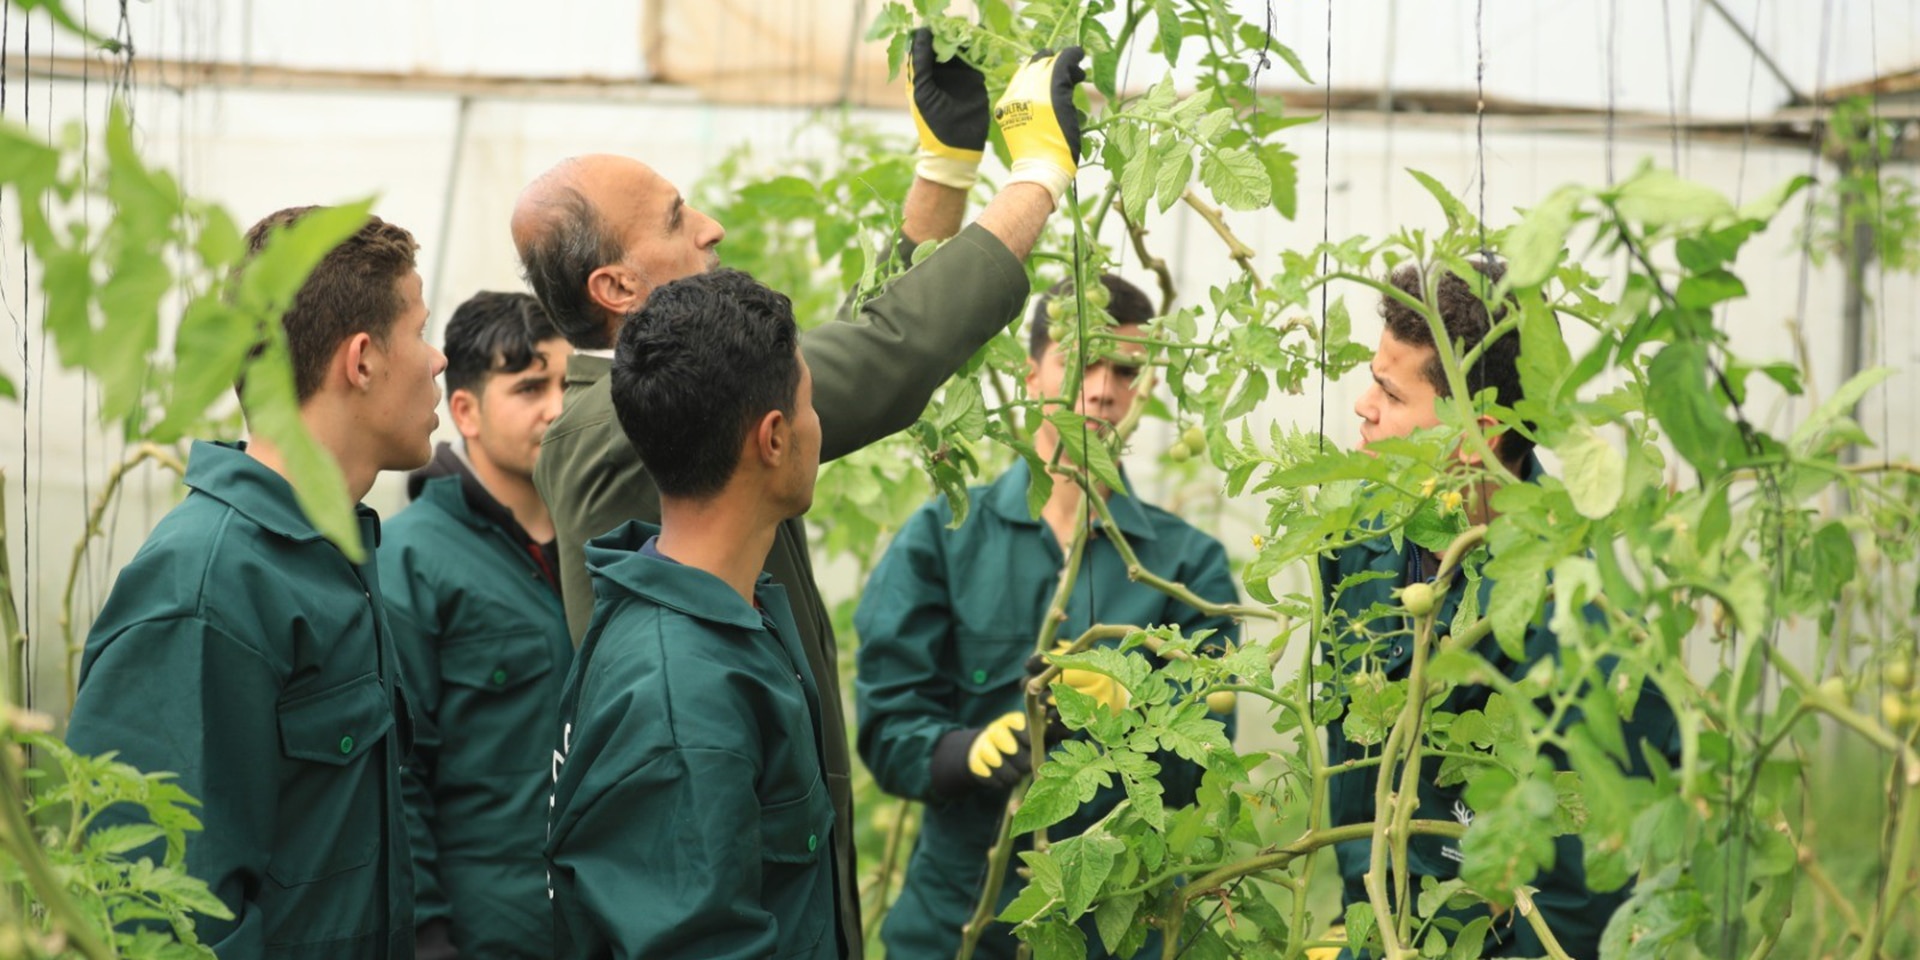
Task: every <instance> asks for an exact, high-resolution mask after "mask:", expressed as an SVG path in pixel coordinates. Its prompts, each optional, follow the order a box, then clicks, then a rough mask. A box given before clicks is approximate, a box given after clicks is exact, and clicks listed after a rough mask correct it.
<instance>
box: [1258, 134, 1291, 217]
mask: <svg viewBox="0 0 1920 960" xmlns="http://www.w3.org/2000/svg"><path fill="white" fill-rule="evenodd" d="M1254 151H1255V153H1256V155H1257V156H1259V158H1260V165H1261V166H1262V167H1265V168H1266V171H1267V182H1268V183H1270V184H1272V188H1273V194H1272V196H1273V209H1274V210H1275V211H1277V212H1278V213H1279V214H1280V215H1281V216H1282V217H1285V218H1287V219H1288V220H1292V219H1293V218H1294V215H1295V214H1297V213H1299V207H1300V201H1299V186H1300V165H1299V160H1300V158H1299V157H1297V156H1295V155H1293V154H1291V153H1288V152H1287V151H1286V150H1284V149H1282V148H1281V147H1280V146H1279V145H1277V144H1272V143H1262V144H1257V145H1256V146H1255V147H1254Z"/></svg>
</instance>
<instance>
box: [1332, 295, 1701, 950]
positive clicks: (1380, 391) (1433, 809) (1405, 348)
mask: <svg viewBox="0 0 1920 960" xmlns="http://www.w3.org/2000/svg"><path fill="white" fill-rule="evenodd" d="M1474 267H1475V269H1476V270H1477V271H1479V272H1480V273H1481V275H1482V276H1481V277H1478V278H1475V279H1474V284H1473V285H1469V282H1468V281H1467V280H1466V279H1463V278H1461V277H1459V276H1456V275H1454V274H1453V273H1451V272H1449V273H1446V274H1444V275H1442V276H1441V277H1440V278H1439V279H1438V282H1437V283H1436V284H1435V290H1434V304H1435V306H1436V308H1437V309H1438V312H1439V314H1440V316H1441V319H1442V320H1443V321H1444V324H1445V327H1446V331H1447V336H1448V337H1449V338H1450V339H1451V340H1452V341H1453V343H1454V349H1455V350H1456V351H1458V352H1459V354H1460V355H1462V356H1464V355H1466V354H1467V352H1468V351H1471V350H1473V349H1474V348H1475V347H1477V346H1479V345H1480V343H1481V341H1482V340H1484V339H1485V338H1486V335H1487V332H1488V330H1490V329H1491V328H1492V326H1493V324H1495V323H1498V322H1499V321H1500V320H1501V319H1502V318H1503V317H1504V316H1505V315H1506V311H1507V309H1509V308H1510V307H1511V306H1512V304H1511V303H1510V302H1509V303H1507V304H1501V305H1499V306H1498V307H1497V308H1496V309H1495V310H1494V312H1493V314H1492V315H1491V316H1489V315H1488V312H1487V306H1486V303H1485V302H1484V301H1483V300H1482V299H1481V297H1482V294H1484V293H1485V292H1486V290H1487V289H1490V288H1491V287H1492V286H1493V285H1494V284H1497V283H1498V282H1499V280H1500V277H1501V275H1502V274H1503V273H1504V272H1505V268H1504V267H1502V266H1501V265H1500V264H1498V263H1492V264H1488V263H1482V262H1475V263H1474ZM1391 281H1392V283H1393V285H1394V286H1395V287H1397V288H1399V289H1400V290H1401V291H1403V292H1405V293H1406V294H1407V295H1409V296H1411V297H1413V298H1416V299H1424V297H1425V296H1426V294H1425V292H1424V291H1423V289H1422V288H1423V277H1422V273H1421V269H1420V267H1419V266H1418V265H1415V264H1407V265H1403V266H1401V267H1400V268H1399V269H1397V270H1395V271H1394V273H1393V275H1392V277H1391ZM1380 315H1381V317H1382V318H1383V319H1384V321H1385V324H1384V327H1385V329H1383V330H1382V331H1381V334H1380V348H1379V350H1378V351H1376V352H1375V354H1374V358H1373V365H1372V374H1373V384H1372V385H1371V386H1370V387H1368V388H1367V390H1366V392H1365V393H1364V394H1362V395H1361V397H1360V399H1359V401H1358V402H1357V403H1355V404H1354V412H1355V413H1357V414H1359V416H1360V437H1361V442H1362V445H1363V446H1364V445H1365V444H1368V443H1373V442H1375V441H1378V440H1382V439H1386V438H1389V437H1405V436H1408V435H1410V434H1412V433H1413V432H1414V431H1416V430H1419V429H1422V428H1426V427H1434V426H1438V425H1439V424H1440V414H1439V404H1440V402H1441V401H1442V400H1444V399H1446V398H1447V397H1448V396H1449V395H1450V391H1449V388H1448V385H1447V381H1446V378H1445V372H1444V370H1443V368H1442V366H1441V363H1440V355H1439V352H1438V350H1437V349H1436V348H1435V346H1434V341H1433V334H1432V331H1431V329H1430V328H1429V327H1428V325H1427V320H1426V318H1425V317H1424V316H1423V315H1421V314H1420V313H1419V312H1418V311H1415V310H1413V309H1411V308H1409V307H1407V306H1406V305H1405V304H1402V303H1401V302H1399V301H1398V300H1394V299H1392V298H1382V300H1381V302H1380ZM1519 353H1520V338H1519V336H1518V335H1517V334H1509V335H1506V336H1503V337H1501V338H1500V339H1498V340H1495V341H1493V342H1492V343H1490V344H1488V345H1487V347H1486V349H1485V350H1484V351H1483V352H1482V353H1481V356H1480V358H1479V359H1478V360H1477V361H1476V362H1475V363H1474V364H1473V366H1472V367H1471V368H1470V369H1468V370H1466V371H1464V372H1465V374H1466V380H1467V383H1469V384H1471V385H1472V386H1473V387H1474V389H1476V390H1479V389H1485V388H1492V390H1493V391H1494V398H1495V400H1496V402H1498V403H1500V404H1501V405H1503V406H1506V407H1513V406H1516V405H1518V404H1519V402H1520V401H1521V399H1522V398H1523V396H1524V394H1523V393H1522V390H1521V386H1520V374H1519V366H1518V362H1519ZM1497 423H1498V422H1497V421H1495V420H1494V419H1493V418H1492V417H1486V416H1483V417H1481V418H1480V424H1481V426H1482V428H1483V429H1489V430H1493V429H1495V428H1496V427H1497ZM1487 439H1488V443H1489V445H1490V446H1491V447H1492V449H1493V452H1494V455H1495V456H1498V457H1499V458H1500V460H1501V462H1502V463H1503V464H1504V465H1505V466H1506V467H1507V469H1508V470H1510V471H1512V472H1513V474H1514V475H1515V476H1516V477H1518V478H1519V479H1520V480H1521V481H1522V482H1525V483H1533V482H1537V481H1538V480H1539V478H1540V477H1541V476H1542V475H1543V472H1542V470H1541V467H1540V461H1539V460H1538V459H1537V458H1536V457H1535V456H1534V452H1533V441H1532V440H1531V439H1529V438H1528V437H1526V436H1524V435H1523V434H1521V433H1519V432H1518V431H1512V430H1507V431H1499V432H1495V433H1493V435H1491V436H1489V437H1488V438H1487ZM1460 456H1461V457H1462V458H1463V459H1465V460H1466V461H1467V462H1469V463H1477V462H1478V460H1477V457H1476V455H1474V454H1471V453H1468V452H1466V451H1465V449H1464V446H1463V448H1462V452H1461V453H1460ZM1496 486H1497V483H1496V481H1493V480H1490V479H1489V480H1481V481H1478V482H1476V483H1475V485H1474V489H1473V490H1472V491H1470V492H1469V495H1468V497H1467V500H1466V502H1465V509H1467V510H1468V511H1469V515H1470V516H1472V517H1473V519H1474V521H1475V522H1480V523H1484V522H1488V521H1489V520H1491V519H1492V512H1491V508H1490V507H1489V505H1488V503H1489V501H1490V499H1491V497H1492V495H1493V491H1494V489H1495V487H1496ZM1365 573H1384V574H1388V576H1386V577H1384V578H1378V579H1372V580H1367V581H1364V582H1357V583H1354V584H1352V585H1349V586H1346V587H1345V588H1344V589H1341V586H1342V584H1343V582H1345V581H1346V580H1347V579H1348V578H1350V577H1354V576H1356V575H1359V574H1365ZM1438 573H1439V560H1438V558H1437V557H1435V556H1434V555H1433V553H1432V552H1431V551H1428V550H1425V549H1423V548H1421V547H1419V546H1416V545H1415V544H1413V543H1412V542H1411V541H1407V542H1406V543H1405V545H1404V546H1403V547H1398V548H1396V547H1395V546H1394V542H1393V540H1392V539H1391V538H1390V537H1387V536H1384V535H1383V536H1381V537H1379V538H1378V539H1375V540H1371V541H1367V542H1365V543H1362V544H1359V545H1358V546H1354V547H1350V548H1347V549H1345V550H1341V551H1339V552H1338V553H1336V554H1334V555H1333V556H1331V557H1328V558H1324V559H1322V561H1321V582H1322V583H1323V584H1325V587H1324V589H1325V590H1326V591H1327V592H1328V597H1329V600H1328V603H1329V607H1330V610H1329V614H1330V617H1331V621H1332V623H1333V624H1334V629H1335V630H1337V631H1340V632H1341V633H1342V634H1343V636H1342V637H1341V639H1340V640H1339V642H1338V643H1336V645H1335V649H1334V651H1333V654H1334V657H1335V659H1336V660H1337V661H1338V662H1339V663H1340V664H1341V669H1343V670H1345V671H1347V672H1348V673H1354V672H1357V671H1359V670H1362V669H1378V670H1380V671H1381V672H1382V673H1383V674H1384V675H1385V677H1386V679H1388V680H1400V679H1404V678H1405V677H1406V676H1407V674H1408V671H1409V669H1410V668H1411V661H1412V657H1413V650H1412V645H1411V644H1410V643H1408V642H1406V640H1405V639H1404V638H1402V639H1397V640H1394V641H1392V642H1388V643H1381V642H1375V641H1372V640H1370V639H1369V638H1368V636H1367V634H1368V632H1382V633H1392V632H1398V631H1402V630H1404V627H1403V626H1402V625H1401V624H1400V623H1399V618H1398V617H1397V616H1396V617H1395V618H1394V620H1393V622H1389V623H1384V624H1383V623H1377V622H1376V623H1371V624H1370V622H1369V620H1370V618H1369V615H1368V611H1369V610H1371V609H1373V608H1375V607H1376V606H1384V607H1397V606H1398V605H1399V601H1398V600H1396V599H1395V592H1396V591H1398V590H1399V589H1401V588H1403V587H1405V586H1407V585H1409V584H1414V583H1423V582H1427V581H1430V580H1432V579H1433V578H1434V577H1435V576H1436V575H1437V574H1438ZM1467 583H1468V581H1467V578H1465V577H1455V578H1453V581H1452V583H1451V585H1450V586H1449V588H1448V591H1447V593H1446V594H1445V595H1444V596H1442V597H1440V598H1439V603H1438V605H1437V607H1436V610H1437V614H1438V615H1437V617H1436V618H1435V621H1434V629H1435V631H1436V633H1437V634H1439V635H1441V636H1444V634H1445V633H1446V631H1447V629H1448V625H1449V624H1451V623H1452V622H1453V617H1454V613H1455V611H1456V610H1458V609H1459V605H1460V603H1461V601H1462V599H1463V598H1464V597H1465V595H1466V590H1467ZM1495 589H1497V587H1496V585H1495V582H1494V580H1493V579H1492V578H1491V577H1483V578H1482V580H1481V581H1480V595H1479V601H1480V609H1482V610H1485V609H1487V606H1488V603H1489V597H1490V596H1491V595H1492V592H1493V591H1494V590H1495ZM1336 591H1337V597H1338V599H1337V601H1334V600H1332V599H1331V598H1332V597H1334V596H1335V592H1336ZM1551 619H1552V611H1551V610H1550V609H1549V610H1548V611H1547V613H1546V614H1545V615H1543V616H1542V617H1540V618H1538V619H1536V620H1535V621H1534V624H1533V625H1532V626H1530V627H1528V629H1527V636H1526V641H1525V656H1524V657H1523V658H1522V659H1519V660H1515V659H1513V658H1511V657H1508V656H1507V655H1506V654H1505V653H1504V652H1502V650H1501V648H1500V646H1499V644H1498V643H1497V642H1496V641H1494V640H1493V639H1492V638H1491V637H1489V638H1488V639H1487V640H1485V641H1483V642H1482V643H1481V644H1480V646H1479V648H1478V649H1477V652H1478V653H1479V655H1480V656H1482V657H1484V658H1485V659H1486V660H1487V662H1488V663H1490V664H1492V665H1493V666H1494V668H1495V669H1498V670H1500V671H1501V672H1502V673H1504V674H1505V675H1507V676H1508V677H1511V678H1513V679H1516V680H1517V679H1519V678H1520V677H1522V676H1524V675H1525V674H1526V673H1527V671H1528V670H1529V669H1530V668H1531V667H1532V666H1533V664H1535V663H1537V662H1539V661H1540V660H1542V659H1550V658H1557V657H1558V656H1559V640H1558V639H1557V638H1556V637H1555V636H1554V634H1553V632H1552V631H1551V630H1550V629H1548V628H1547V626H1546V625H1545V624H1546V623H1548V622H1549V621H1550V620H1551ZM1439 639H1440V636H1436V637H1435V641H1436V642H1438V641H1439ZM1491 693H1492V691H1491V689H1490V688H1488V687H1484V686H1462V687H1458V688H1456V689H1455V690H1454V691H1453V693H1452V694H1451V695H1450V696H1448V698H1447V699H1446V701H1445V702H1443V703H1441V704H1440V705H1439V709H1441V710H1444V711H1446V712H1448V713H1454V714H1459V713H1462V712H1465V711H1467V710H1478V709H1482V708H1484V707H1485V706H1486V703H1487V698H1488V696H1489V695H1490V694H1491ZM1624 728H1625V733H1626V739H1627V742H1628V743H1629V744H1631V745H1633V747H1632V749H1633V754H1634V755H1633V760H1634V763H1633V772H1634V773H1636V774H1638V775H1645V774H1646V768H1645V760H1644V759H1643V756H1642V755H1641V753H1640V752H1639V750H1640V747H1639V745H1640V743H1641V742H1642V741H1645V742H1646V743H1648V744H1651V748H1652V749H1657V750H1661V751H1662V752H1663V753H1665V754H1666V755H1667V756H1669V757H1677V755H1678V747H1679V741H1678V734H1677V732H1676V728H1675V726H1674V721H1673V715H1672V712H1671V711H1670V710H1669V709H1668V707H1667V705H1666V703H1665V701H1664V700H1662V699H1661V697H1660V696H1659V692H1658V691H1657V690H1655V689H1654V688H1652V687H1651V686H1649V687H1647V688H1646V689H1645V691H1644V692H1643V694H1642V696H1641V698H1640V701H1639V704H1638V706H1637V708H1636V710H1635V713H1634V716H1633V718H1632V720H1631V722H1628V723H1626V724H1625V725H1624ZM1370 752H1371V748H1369V747H1365V746H1362V745H1359V744H1356V743H1353V742H1352V741H1350V740H1348V739H1347V736H1346V732H1345V726H1344V724H1342V723H1341V722H1339V721H1335V722H1333V723H1330V724H1328V725H1327V764H1328V766H1329V767H1330V768H1333V769H1339V768H1340V766H1341V765H1342V764H1345V763H1348V762H1350V761H1358V760H1362V759H1365V758H1366V756H1367V755H1368V754H1369V753H1370ZM1555 760H1556V761H1557V762H1558V763H1559V765H1560V766H1561V767H1563V768H1564V767H1565V765H1566V764H1565V761H1564V758H1560V757H1557V756H1556V757H1555ZM1377 770H1378V768H1377V767H1362V768H1359V769H1356V770H1353V771H1350V772H1346V773H1341V774H1339V775H1338V776H1336V777H1334V778H1333V780H1332V781H1331V783H1330V785H1329V792H1330V805H1329V811H1328V812H1329V816H1330V818H1331V820H1332V825H1333V826H1336V827H1338V826H1345V825H1348V824H1356V823H1369V822H1372V821H1373V819H1374V785H1375V783H1376V777H1377ZM1438 773H1439V762H1438V761H1437V760H1432V759H1430V760H1428V761H1427V762H1426V763H1425V765H1423V767H1422V769H1421V777H1420V786H1419V791H1420V806H1419V808H1418V809H1417V810H1416V811H1415V812H1414V817H1415V818H1418V819H1431V820H1455V819H1461V820H1466V819H1470V818H1471V816H1472V811H1471V810H1469V809H1467V807H1466V805H1465V802H1464V800H1463V799H1462V793H1463V791H1464V788H1463V787H1462V786H1460V785H1454V786H1449V787H1439V786H1437V785H1436V783H1435V781H1436V778H1437V775H1438ZM1554 848H1555V849H1554V866H1553V867H1552V868H1551V869H1549V870H1545V871H1542V872H1541V873H1540V874H1539V875H1538V876H1537V877H1535V878H1534V879H1533V881H1532V885H1533V886H1534V887H1537V888H1538V892H1537V893H1535V894H1534V895H1533V899H1534V904H1535V906H1537V907H1538V908H1539V909H1540V914H1541V916H1542V917H1544V918H1545V919H1546V921H1547V926H1548V928H1549V929H1551V930H1553V931H1554V933H1555V935H1556V937H1557V938H1558V939H1559V942H1560V945H1561V946H1562V947H1563V948H1565V949H1566V952H1567V954H1568V955H1569V956H1573V957H1594V956H1598V955H1599V952H1600V947H1599V943H1600V934H1601V932H1602V931H1603V930H1605V929H1606V925H1607V920H1608V918H1609V917H1611V916H1612V915H1613V911H1614V910H1615V909H1617V908H1618V907H1619V905H1620V904H1622V903H1624V902H1625V901H1626V899H1627V897H1628V896H1629V895H1630V894H1631V892H1632V888H1631V887H1628V888H1625V889H1622V890H1619V891H1614V892H1611V893H1595V892H1594V891H1592V890H1591V889H1589V888H1588V886H1587V881H1586V871H1585V869H1584V867H1583V866H1582V852H1581V844H1580V840H1579V838H1578V837H1575V836H1562V837H1559V838H1556V840H1555V842H1554ZM1371 852H1372V844H1371V841H1369V840H1354V841H1348V842H1345V843H1341V844H1338V845H1336V847H1335V854H1336V857H1337V859H1338V861H1339V866H1340V876H1341V878H1342V880H1343V881H1344V883H1345V890H1344V900H1345V903H1347V904H1352V903H1358V902H1363V901H1365V900H1366V898H1367V894H1366V889H1365V885H1364V878H1365V875H1366V872H1367V869H1368V866H1369V860H1370V856H1371ZM1460 856H1461V854H1460V848H1459V844H1458V842H1457V841H1453V840H1448V839H1442V838H1439V837H1424V836H1423V837H1414V838H1412V840H1411V841H1410V842H1409V844H1408V858H1409V860H1410V861H1411V866H1412V871H1411V872H1412V873H1413V874H1415V875H1416V878H1415V880H1414V884H1415V886H1416V887H1417V886H1418V883H1419V879H1418V878H1419V877H1432V878H1434V879H1435V880H1440V881H1444V880H1449V879H1452V878H1453V877H1455V876H1456V875H1457V874H1458V873H1459V863H1460ZM1471 916H1472V914H1467V915H1465V916H1462V917H1461V918H1460V919H1462V921H1463V922H1464V921H1465V920H1467V919H1470V918H1471ZM1546 953H1547V949H1546V947H1545V946H1544V945H1542V943H1541V942H1540V940H1539V938H1538V937H1537V936H1536V935H1535V933H1534V931H1533V928H1532V926H1531V925H1530V924H1528V923H1527V922H1526V921H1524V920H1520V919H1518V918H1517V917H1515V916H1514V915H1513V914H1508V915H1507V916H1506V917H1505V918H1503V919H1501V920H1500V921H1499V922H1496V923H1495V924H1494V927H1493V931H1492V933H1491V934H1490V935H1489V939H1488V942H1487V945H1486V947H1485V953H1484V955H1485V956H1488V957H1537V956H1543V955H1545V954H1546ZM1328 954H1329V955H1330V956H1331V955H1336V954H1334V953H1333V952H1332V951H1328ZM1337 956H1340V957H1350V956H1352V954H1351V953H1348V952H1344V951H1343V952H1340V953H1338V954H1337Z"/></svg>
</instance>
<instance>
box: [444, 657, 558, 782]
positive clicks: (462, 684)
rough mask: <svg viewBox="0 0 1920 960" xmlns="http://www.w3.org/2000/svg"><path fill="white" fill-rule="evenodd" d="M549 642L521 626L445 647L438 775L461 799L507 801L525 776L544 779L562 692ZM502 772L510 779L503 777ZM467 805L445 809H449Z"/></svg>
mask: <svg viewBox="0 0 1920 960" xmlns="http://www.w3.org/2000/svg"><path fill="white" fill-rule="evenodd" d="M547 643H548V638H547V637H545V636H540V635H536V634H531V633H519V634H513V635H509V636H494V637H491V638H484V639H479V640H475V641H471V642H467V643H460V644H457V645H455V646H451V647H445V648H442V649H441V651H440V675H441V677H442V679H443V681H444V682H443V684H442V687H441V697H440V707H439V711H438V714H437V715H436V716H435V717H434V723H435V724H436V726H437V727H438V729H439V731H440V752H439V757H438V761H437V762H438V770H437V771H436V773H435V777H436V780H437V782H438V783H440V784H441V785H442V786H448V787H453V788H455V789H456V790H457V791H458V792H460V793H462V794H464V796H465V799H464V800H462V801H460V802H461V803H468V802H471V803H484V804H488V805H500V804H506V803H508V802H509V796H510V795H514V794H517V793H518V791H520V790H521V789H523V787H524V785H523V784H520V783H519V782H518V781H519V780H520V779H522V778H524V777H525V776H528V775H532V776H535V777H536V778H537V779H540V780H542V781H544V780H545V779H546V778H547V767H548V761H549V760H550V759H551V758H552V757H551V750H552V746H553V745H552V743H551V742H549V740H548V736H549V735H550V734H551V732H552V730H553V722H554V717H555V715H556V711H557V710H558V709H559V699H560V691H559V690H558V689H556V685H555V684H553V683H552V682H551V680H552V679H553V678H552V676H551V675H552V673H553V669H554V663H553V661H554V655H553V652H552V650H551V649H550V648H549V647H548V646H547ZM502 777H505V778H507V780H506V781H504V782H503V781H500V780H498V778H502ZM489 778H494V779H489ZM469 788H471V789H469ZM502 791H506V792H505V793H502ZM442 802H443V804H445V803H447V802H449V801H448V800H447V799H446V798H443V799H442ZM467 812H468V811H463V810H459V809H455V808H453V807H447V806H444V805H443V807H442V808H441V813H443V814H446V815H449V816H459V815H463V814H465V813H467ZM471 812H472V813H473V814H474V815H475V816H480V817H486V816H488V815H489V814H488V813H486V812H484V811H471Z"/></svg>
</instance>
